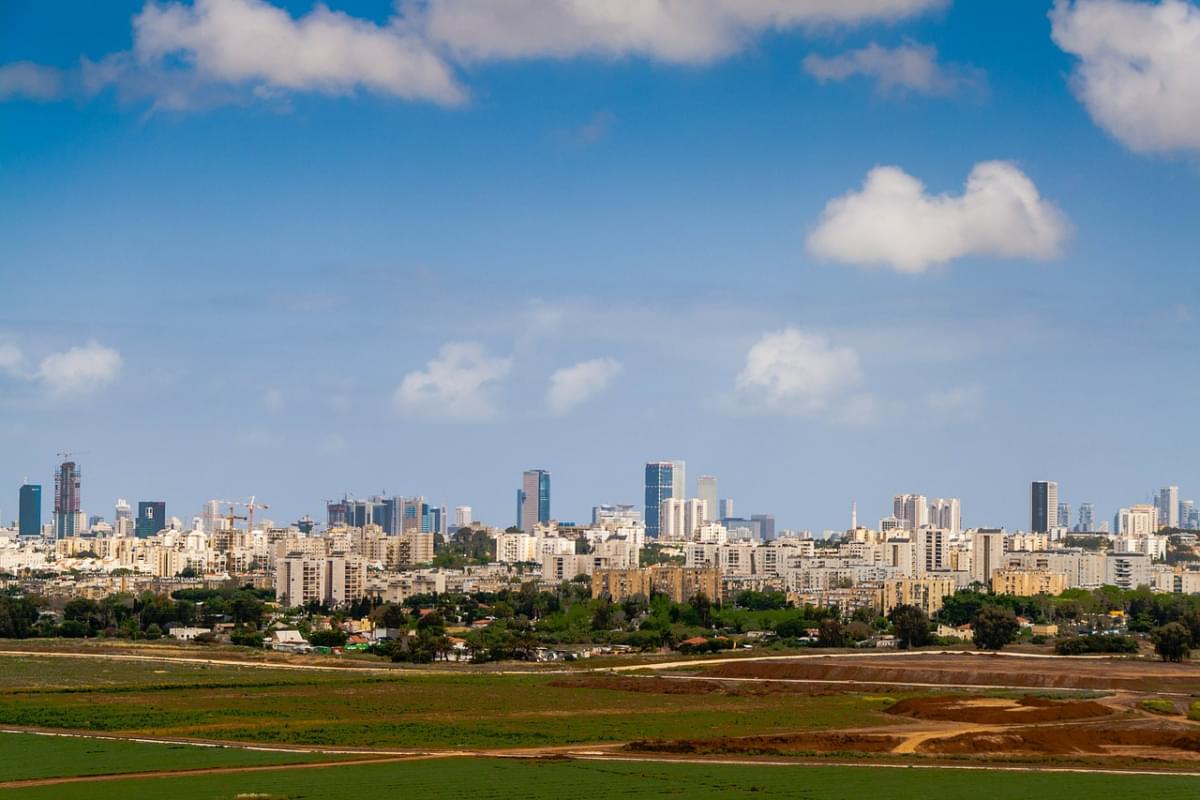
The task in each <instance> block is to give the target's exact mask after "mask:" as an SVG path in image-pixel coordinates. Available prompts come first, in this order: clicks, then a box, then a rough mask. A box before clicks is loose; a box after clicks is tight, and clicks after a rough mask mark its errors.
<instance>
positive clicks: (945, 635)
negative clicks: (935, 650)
mask: <svg viewBox="0 0 1200 800" xmlns="http://www.w3.org/2000/svg"><path fill="white" fill-rule="evenodd" d="M937 635H938V637H939V638H941V639H958V640H960V641H963V642H969V641H971V638H972V637H973V636H974V631H972V630H971V626H970V625H969V624H967V625H959V626H958V627H951V626H949V625H938V626H937Z"/></svg>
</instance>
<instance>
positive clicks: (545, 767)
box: [0, 759, 1200, 800]
mask: <svg viewBox="0 0 1200 800" xmlns="http://www.w3.org/2000/svg"><path fill="white" fill-rule="evenodd" d="M0 796H2V797H4V798H6V800H7V798H13V799H14V800H16V799H17V798H21V799H22V800H24V799H25V798H28V799H29V800H51V798H53V799H54V800H140V799H141V798H162V797H168V798H171V800H234V798H236V797H239V796H241V797H255V798H259V799H260V800H265V799H266V798H272V799H273V800H283V799H284V798H288V799H289V800H298V799H299V798H328V800H340V798H347V799H348V798H362V797H417V798H421V799H422V800H443V798H445V799H446V800H449V798H454V800H459V798H463V797H471V798H482V799H486V798H496V799H497V800H500V799H501V798H502V799H503V800H518V799H520V798H531V799H532V798H537V799H538V800H540V799H541V798H547V800H548V799H549V798H560V797H570V798H580V799H581V800H583V799H586V798H610V797H611V798H626V799H627V798H636V797H648V796H655V797H681V798H684V797H686V798H688V800H706V799H707V798H714V799H715V798H730V797H734V798H736V797H755V798H763V797H789V798H806V799H807V800H835V798H836V799H838V800H841V799H842V798H852V797H887V798H888V800H926V798H929V797H937V798H938V800H978V798H980V797H986V798H988V800H1027V798H1037V797H1063V798H1076V797H1103V796H1108V797H1118V796H1121V797H1138V798H1152V799H1153V800H1192V798H1195V797H1197V796H1200V779H1196V778H1185V777H1176V776H1157V775H1153V776H1152V775H1105V774H1097V773H1084V774H1064V773H1058V774H1053V773H1040V774H1035V773H1017V772H985V771H974V770H971V771H968V770H949V769H928V770H927V769H872V768H865V767H778V766H759V765H755V766H728V765H715V764H661V763H659V764H633V763H618V762H580V761H555V760H545V761H525V760H520V761H519V760H512V759H469V760H468V759H444V760H442V759H439V760H434V761H417V762H407V763H393V764H379V765H353V766H350V765H347V766H337V767H332V768H316V769H299V770H290V771H286V772H257V773H242V774H225V775H196V776H187V777H182V778H151V779H136V780H130V779H123V780H114V781H104V782H97V783H79V784H59V785H53V786H41V787H28V788H17V789H8V790H3V791H0Z"/></svg>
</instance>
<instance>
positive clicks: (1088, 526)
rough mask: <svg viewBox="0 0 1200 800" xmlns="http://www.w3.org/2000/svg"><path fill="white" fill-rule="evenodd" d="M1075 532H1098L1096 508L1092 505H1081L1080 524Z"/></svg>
mask: <svg viewBox="0 0 1200 800" xmlns="http://www.w3.org/2000/svg"><path fill="white" fill-rule="evenodd" d="M1075 530H1077V531H1082V532H1087V531H1094V530H1096V507H1095V506H1093V505H1092V504H1091V503H1080V504H1079V524H1078V525H1076V526H1075Z"/></svg>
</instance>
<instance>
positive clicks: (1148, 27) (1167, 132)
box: [1050, 0, 1200, 153]
mask: <svg viewBox="0 0 1200 800" xmlns="http://www.w3.org/2000/svg"><path fill="white" fill-rule="evenodd" d="M1050 20H1051V23H1052V27H1051V35H1052V36H1053V38H1054V41H1055V43H1056V44H1057V45H1058V46H1059V47H1061V48H1062V49H1063V50H1065V51H1066V52H1068V53H1071V54H1072V55H1074V56H1076V57H1078V58H1079V59H1080V62H1079V65H1078V66H1077V67H1076V70H1075V73H1074V76H1073V81H1072V84H1073V88H1074V90H1075V93H1076V95H1077V96H1078V97H1079V99H1080V100H1081V101H1082V102H1083V104H1084V106H1086V107H1087V110H1088V113H1090V114H1091V115H1092V119H1094V120H1095V121H1096V123H1097V124H1099V125H1100V126H1101V127H1103V128H1104V129H1105V130H1107V131H1108V132H1109V133H1111V134H1112V135H1113V136H1115V137H1116V138H1117V139H1118V140H1120V141H1121V142H1123V143H1124V144H1125V145H1127V146H1128V147H1129V148H1131V149H1133V150H1135V151H1137V152H1142V153H1147V152H1166V151H1181V150H1200V7H1198V6H1196V5H1195V4H1193V3H1191V2H1183V0H1163V2H1161V3H1142V2H1137V3H1134V2H1126V1H1125V0H1090V2H1075V3H1072V2H1065V1H1064V0H1057V2H1056V3H1055V5H1054V9H1053V10H1052V11H1051V12H1050Z"/></svg>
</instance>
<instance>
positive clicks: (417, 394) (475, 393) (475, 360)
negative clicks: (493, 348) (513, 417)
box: [394, 342, 512, 422]
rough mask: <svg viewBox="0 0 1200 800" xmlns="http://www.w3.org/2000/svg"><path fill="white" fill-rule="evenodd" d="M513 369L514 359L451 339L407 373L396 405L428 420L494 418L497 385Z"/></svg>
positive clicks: (396, 398)
mask: <svg viewBox="0 0 1200 800" xmlns="http://www.w3.org/2000/svg"><path fill="white" fill-rule="evenodd" d="M511 370H512V359H511V358H498V357H492V356H489V355H487V353H486V352H485V351H484V349H483V347H482V346H481V345H479V344H476V343H474V342H450V343H447V344H445V345H442V349H441V350H439V351H438V354H437V356H436V357H435V358H433V359H432V360H430V361H429V363H427V364H426V365H425V368H424V369H422V370H416V371H414V372H410V373H408V374H407V375H405V376H404V380H402V381H401V382H400V385H399V386H398V387H397V388H396V393H395V396H394V401H395V404H396V408H397V410H398V411H399V412H400V413H402V414H404V415H406V416H413V417H422V418H426V419H443V420H459V421H464V422H470V421H482V420H487V419H491V418H492V417H494V416H495V415H496V409H495V407H494V405H493V399H492V396H491V395H492V391H493V389H494V385H495V384H496V383H497V382H498V381H500V380H501V379H503V378H504V377H505V376H507V375H508V373H509V372H510V371H511Z"/></svg>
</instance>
